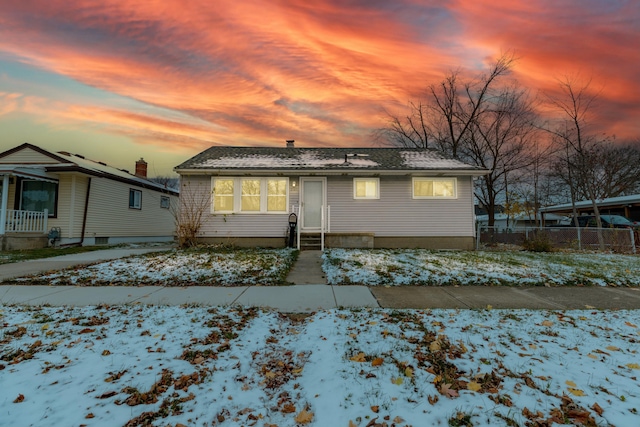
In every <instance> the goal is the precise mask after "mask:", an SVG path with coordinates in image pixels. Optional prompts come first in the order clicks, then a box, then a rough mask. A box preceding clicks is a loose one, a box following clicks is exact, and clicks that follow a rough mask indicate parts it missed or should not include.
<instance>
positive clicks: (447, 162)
mask: <svg viewBox="0 0 640 427" xmlns="http://www.w3.org/2000/svg"><path fill="white" fill-rule="evenodd" d="M400 155H401V156H402V159H403V161H404V164H405V166H407V167H408V168H410V169H469V167H470V166H469V165H467V164H465V163H463V162H461V161H459V160H454V159H446V158H443V157H441V156H440V155H438V154H436V153H434V152H433V151H429V150H424V151H401V152H400Z"/></svg>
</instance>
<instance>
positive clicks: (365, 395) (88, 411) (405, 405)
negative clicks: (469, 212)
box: [0, 305, 640, 427]
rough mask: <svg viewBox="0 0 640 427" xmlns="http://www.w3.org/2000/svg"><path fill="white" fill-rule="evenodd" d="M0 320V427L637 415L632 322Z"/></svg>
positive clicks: (620, 318) (438, 315)
mask: <svg viewBox="0 0 640 427" xmlns="http://www.w3.org/2000/svg"><path fill="white" fill-rule="evenodd" d="M0 322H2V325H3V328H2V332H1V333H0V384H2V387H0V407H1V408H2V414H1V416H2V418H1V419H2V422H1V423H2V424H3V425H12V426H13V425H15V426H18V425H19V426H40V425H86V426H103V425H142V424H144V425H156V426H165V425H178V424H183V425H216V426H223V427H226V426H238V425H254V424H255V425H268V424H271V425H274V424H275V425H279V426H294V425H304V426H318V427H324V426H346V425H355V426H358V427H364V426H366V425H372V424H371V422H375V421H374V420H378V421H380V422H382V421H383V420H387V421H386V422H387V424H389V425H390V423H392V422H393V423H395V425H398V426H406V425H409V426H424V425H448V424H450V423H449V421H450V420H451V421H452V422H455V421H456V420H460V419H462V418H465V417H466V419H468V421H469V425H474V426H494V425H507V422H506V420H509V421H510V423H509V425H526V424H536V425H538V424H540V425H551V424H554V425H555V424H561V423H565V422H567V421H568V422H569V423H572V424H578V425H587V421H589V425H617V426H632V425H637V422H638V416H639V415H638V410H639V408H638V402H639V401H640V383H639V382H638V381H637V376H638V370H639V369H640V365H638V352H639V351H640V344H638V340H639V339H640V337H639V333H638V325H640V312H639V311H637V310H636V311H562V312H561V311H542V310H535V311H528V310H432V311H420V310H403V311H398V310H329V311H322V312H318V313H316V314H314V315H312V316H311V317H309V318H307V319H304V320H291V319H289V318H287V317H285V316H282V315H279V314H278V313H275V312H271V311H260V310H255V309H249V308H241V307H239V308H205V307H164V306H144V305H135V306H97V307H84V308H69V307H28V308H27V307H17V306H0ZM558 414H560V416H561V417H562V418H554V416H555V417H557V416H558ZM565 417H567V418H565ZM143 420H144V422H143ZM300 420H304V421H305V422H302V421H300Z"/></svg>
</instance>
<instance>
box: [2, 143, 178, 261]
mask: <svg viewBox="0 0 640 427" xmlns="http://www.w3.org/2000/svg"><path fill="white" fill-rule="evenodd" d="M146 175H147V164H146V162H145V161H144V160H142V159H140V160H139V161H138V162H136V172H135V174H131V173H129V172H127V171H125V170H120V169H117V168H114V167H111V166H108V165H106V164H104V163H102V162H95V161H92V160H88V159H85V158H84V157H83V156H81V155H79V154H71V153H68V152H57V153H53V152H50V151H47V150H44V149H42V148H40V147H37V146H35V145H32V144H26V143H25V144H22V145H20V146H18V147H15V148H12V149H10V150H7V151H5V152H3V153H0V193H1V197H0V200H1V202H0V239H1V249H2V250H10V249H23V248H28V247H44V246H46V244H47V242H48V241H53V243H55V244H56V245H98V244H117V243H126V242H149V241H172V240H173V239H174V237H175V236H174V234H175V214H174V212H175V211H176V207H177V206H178V191H176V190H173V189H170V188H165V187H164V186H162V185H160V184H156V183H154V182H152V181H150V180H148V179H147V176H146Z"/></svg>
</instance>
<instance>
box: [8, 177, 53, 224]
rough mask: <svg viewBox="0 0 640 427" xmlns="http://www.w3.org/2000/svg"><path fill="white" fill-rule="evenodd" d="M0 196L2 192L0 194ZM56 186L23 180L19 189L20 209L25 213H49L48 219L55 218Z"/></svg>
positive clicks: (43, 182) (50, 183)
mask: <svg viewBox="0 0 640 427" xmlns="http://www.w3.org/2000/svg"><path fill="white" fill-rule="evenodd" d="M0 194H2V192H0ZM57 198H58V184H56V183H53V182H46V181H34V180H27V179H25V180H23V181H22V183H21V189H20V209H21V210H25V211H34V212H44V210H45V209H47V210H48V211H49V216H50V217H55V216H56V204H57V203H56V202H57Z"/></svg>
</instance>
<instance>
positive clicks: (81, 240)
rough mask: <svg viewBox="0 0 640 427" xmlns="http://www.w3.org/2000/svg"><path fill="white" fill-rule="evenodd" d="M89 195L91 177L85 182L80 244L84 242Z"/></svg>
mask: <svg viewBox="0 0 640 427" xmlns="http://www.w3.org/2000/svg"><path fill="white" fill-rule="evenodd" d="M90 195H91V178H89V182H87V198H86V199H85V200H84V213H83V215H82V234H81V235H80V246H82V244H83V243H84V232H85V230H86V229H87V212H88V211H89V196H90Z"/></svg>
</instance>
